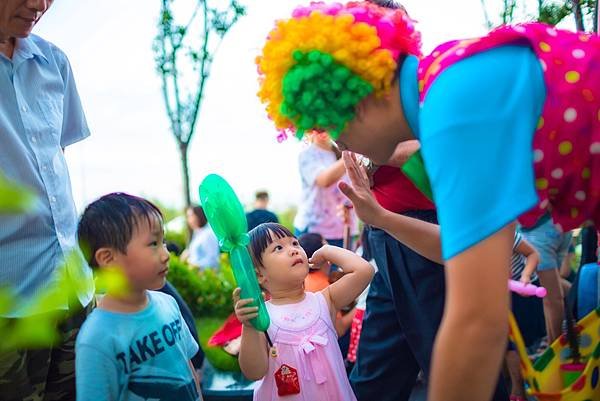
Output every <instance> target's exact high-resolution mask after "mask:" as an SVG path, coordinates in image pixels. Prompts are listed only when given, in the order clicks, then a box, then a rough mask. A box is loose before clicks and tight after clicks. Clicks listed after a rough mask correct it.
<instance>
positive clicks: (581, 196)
mask: <svg viewBox="0 0 600 401" xmlns="http://www.w3.org/2000/svg"><path fill="white" fill-rule="evenodd" d="M585 198H586V195H585V192H583V191H577V192H575V199H577V200H580V201H584V200H585Z"/></svg>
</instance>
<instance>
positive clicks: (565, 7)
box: [481, 0, 598, 32]
mask: <svg viewBox="0 0 600 401" xmlns="http://www.w3.org/2000/svg"><path fill="white" fill-rule="evenodd" d="M492 3H493V4H492ZM497 3H498V2H494V1H489V0H481V6H482V9H483V13H484V18H485V24H486V26H487V27H488V28H492V27H494V26H498V25H502V24H509V23H513V22H518V21H539V22H544V23H547V24H550V25H556V24H558V23H560V22H561V21H563V20H564V19H565V18H567V17H569V16H573V19H574V21H575V27H576V28H577V30H579V31H586V30H593V31H595V32H597V29H598V28H597V24H598V17H597V9H598V0H562V1H559V0H537V1H536V2H533V1H527V0H520V1H519V0H502V1H501V4H497ZM493 5H496V6H499V14H498V17H497V18H494V17H490V15H494V13H492V12H490V11H489V9H490V7H491V6H493ZM532 6H533V9H532Z"/></svg>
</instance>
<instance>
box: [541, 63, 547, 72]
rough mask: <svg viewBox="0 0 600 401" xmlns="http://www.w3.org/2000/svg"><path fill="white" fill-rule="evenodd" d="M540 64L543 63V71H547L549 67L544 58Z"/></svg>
mask: <svg viewBox="0 0 600 401" xmlns="http://www.w3.org/2000/svg"><path fill="white" fill-rule="evenodd" d="M540 64H541V65H542V71H546V70H547V69H548V66H547V65H546V62H545V61H544V60H540Z"/></svg>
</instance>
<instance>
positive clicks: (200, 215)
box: [190, 206, 208, 228]
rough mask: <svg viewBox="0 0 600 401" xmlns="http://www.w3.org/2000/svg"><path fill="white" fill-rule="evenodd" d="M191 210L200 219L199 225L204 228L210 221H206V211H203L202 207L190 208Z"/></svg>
mask: <svg viewBox="0 0 600 401" xmlns="http://www.w3.org/2000/svg"><path fill="white" fill-rule="evenodd" d="M190 210H191V211H192V213H194V215H195V216H196V217H197V218H198V225H199V226H200V228H202V227H204V226H205V225H206V224H207V223H208V220H207V219H206V214H205V213H204V209H202V206H190Z"/></svg>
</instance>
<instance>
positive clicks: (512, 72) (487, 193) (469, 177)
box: [400, 45, 546, 260]
mask: <svg viewBox="0 0 600 401" xmlns="http://www.w3.org/2000/svg"><path fill="white" fill-rule="evenodd" d="M415 61H416V59H413V61H412V62H410V61H409V62H408V63H406V64H407V66H406V68H407V70H405V67H404V66H403V69H402V70H403V71H402V72H401V85H400V86H401V88H402V87H404V83H405V82H407V83H406V86H405V87H407V88H415V84H414V82H416V79H415V78H416V68H417V66H416V64H417V63H416V62H415ZM405 92H406V93H402V89H401V98H402V103H403V108H404V111H405V114H407V120H408V122H409V124H410V125H411V128H412V129H413V131H414V132H415V133H416V135H418V136H419V140H420V141H421V146H422V150H421V151H422V154H423V159H424V161H425V167H426V169H427V174H428V176H429V179H430V181H431V186H432V190H433V196H434V200H435V204H436V208H437V211H438V218H439V222H440V228H441V235H442V254H443V257H444V259H446V260H447V259H450V258H452V257H453V256H455V255H457V254H459V253H461V252H463V251H464V250H466V249H468V248H470V247H471V246H473V245H474V244H476V243H478V242H480V241H482V240H483V239H485V238H486V237H488V236H489V235H491V234H493V233H495V232H496V231H498V230H499V229H500V228H502V227H503V226H505V225H506V224H509V223H511V222H512V221H514V220H515V219H516V218H517V217H518V216H519V215H521V214H522V213H524V212H526V211H527V210H529V209H530V208H532V207H533V206H535V204H536V203H537V194H536V191H535V185H534V174H533V151H532V141H533V134H534V132H535V127H536V124H537V121H538V119H539V117H540V115H541V112H542V108H543V104H544V101H545V95H546V93H545V86H544V81H543V72H542V69H541V66H540V64H539V61H538V60H537V57H536V56H535V54H534V53H533V51H532V50H531V49H530V48H529V47H527V46H519V45H508V46H502V47H498V48H494V49H492V50H488V51H485V52H482V53H479V54H476V55H474V56H471V57H468V58H466V59H463V60H461V61H459V62H457V63H455V64H453V65H451V66H450V67H448V68H447V69H446V70H445V71H443V72H442V73H441V74H440V75H439V76H438V77H437V78H436V80H435V81H434V82H433V84H432V85H431V87H430V89H429V91H428V93H427V94H426V97H425V99H424V102H423V103H422V104H421V106H420V108H419V109H417V108H416V107H414V105H415V104H417V102H418V100H417V96H418V93H416V90H415V89H409V90H407V91H405ZM416 113H418V116H415V114H416ZM414 125H418V127H417V128H415V127H413V126H414Z"/></svg>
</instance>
